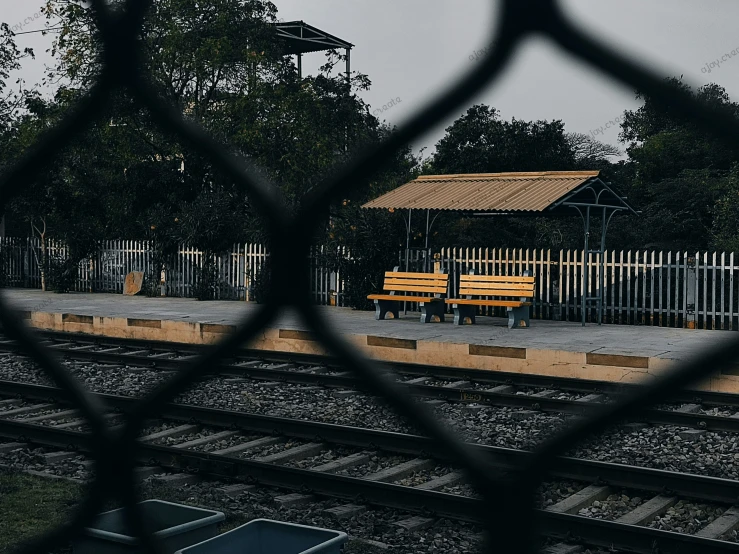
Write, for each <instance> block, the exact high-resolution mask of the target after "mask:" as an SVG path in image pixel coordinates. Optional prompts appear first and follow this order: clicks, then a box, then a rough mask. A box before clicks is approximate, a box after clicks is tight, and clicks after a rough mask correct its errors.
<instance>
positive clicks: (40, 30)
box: [13, 27, 63, 35]
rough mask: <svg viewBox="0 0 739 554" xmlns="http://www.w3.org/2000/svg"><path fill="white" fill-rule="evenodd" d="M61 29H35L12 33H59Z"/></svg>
mask: <svg viewBox="0 0 739 554" xmlns="http://www.w3.org/2000/svg"><path fill="white" fill-rule="evenodd" d="M61 29H63V27H49V28H48V29H35V30H33V31H21V32H19V33H13V34H14V35H30V34H31V33H46V32H47V31H60V30H61Z"/></svg>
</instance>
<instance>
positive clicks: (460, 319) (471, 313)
mask: <svg viewBox="0 0 739 554" xmlns="http://www.w3.org/2000/svg"><path fill="white" fill-rule="evenodd" d="M476 313H477V308H476V307H475V306H470V305H469V304H462V305H461V306H457V305H455V306H454V325H464V324H465V320H466V319H467V318H470V325H474V324H475V314H476Z"/></svg>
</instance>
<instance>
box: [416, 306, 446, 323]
mask: <svg viewBox="0 0 739 554" xmlns="http://www.w3.org/2000/svg"><path fill="white" fill-rule="evenodd" d="M418 305H419V306H420V307H421V323H431V318H432V317H433V316H435V315H436V316H439V321H440V322H441V323H444V302H420V303H419V304H418Z"/></svg>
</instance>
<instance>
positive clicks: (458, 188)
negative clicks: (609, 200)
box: [362, 171, 600, 212]
mask: <svg viewBox="0 0 739 554" xmlns="http://www.w3.org/2000/svg"><path fill="white" fill-rule="evenodd" d="M599 175H600V172H599V171H544V172H540V173H483V174H470V175H424V176H422V177H419V178H418V179H416V180H415V181H411V182H410V183H407V184H405V185H403V186H401V187H399V188H397V189H395V190H393V191H391V192H388V193H387V194H384V195H382V196H380V197H379V198H376V199H375V200H372V201H371V202H368V203H367V204H365V205H364V206H362V207H363V208H378V209H390V208H394V209H414V210H415V209H419V210H452V211H474V212H519V211H520V212H542V211H544V210H546V208H547V207H549V206H550V205H551V204H553V203H554V202H556V201H557V200H559V199H560V198H562V197H563V196H565V195H566V194H568V193H570V192H571V191H573V190H575V189H576V188H577V187H579V186H580V185H582V184H584V183H586V182H587V181H589V180H590V179H593V178H596V177H598V176H599Z"/></svg>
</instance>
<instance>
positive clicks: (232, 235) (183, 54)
mask: <svg viewBox="0 0 739 554" xmlns="http://www.w3.org/2000/svg"><path fill="white" fill-rule="evenodd" d="M120 3H121V2H120V1H118V0H114V1H113V2H110V4H111V5H112V6H113V7H117V5H118V4H120ZM46 9H47V13H48V14H49V17H54V18H57V19H59V20H60V21H61V23H60V25H61V26H62V32H61V33H60V34H59V36H58V39H57V40H56V42H55V44H54V52H55V53H56V55H57V56H58V60H59V63H58V65H57V67H56V68H54V70H53V72H52V73H53V74H52V77H54V78H56V79H61V80H62V81H63V82H65V83H67V85H66V86H64V87H60V88H59V91H58V92H57V94H56V96H55V98H54V99H53V100H51V101H39V102H37V103H36V105H35V106H34V109H33V110H31V112H30V113H29V116H28V117H27V118H25V119H24V121H23V122H22V123H21V124H19V126H18V129H17V131H18V133H19V135H21V136H22V137H23V140H19V141H18V147H19V148H22V144H24V143H26V144H27V143H30V142H31V141H32V139H33V137H34V135H35V134H36V133H37V132H38V131H39V130H40V129H42V128H44V127H46V126H48V125H50V124H53V122H54V121H55V120H56V119H57V118H58V115H59V114H61V113H63V112H64V111H65V110H66V109H67V108H68V107H69V105H70V103H72V102H73V101H74V100H75V99H76V98H78V97H79V96H80V95H81V94H83V93H84V92H85V91H86V90H87V89H89V87H90V86H91V84H92V83H93V82H94V79H95V76H96V75H97V73H98V72H99V70H100V67H99V59H100V57H99V54H100V48H101V44H102V43H101V40H100V36H99V35H98V32H97V30H96V28H95V26H94V23H93V18H92V14H91V11H90V8H89V5H88V4H87V3H86V2H83V1H82V0H49V1H48V3H47V8H46ZM275 14H276V9H275V7H274V5H273V4H272V3H270V2H266V1H263V0H217V1H216V2H212V3H206V4H203V3H202V2H199V1H196V0H163V1H162V2H156V3H154V4H153V6H152V10H151V13H150V14H149V15H148V16H147V18H146V23H145V26H144V32H143V34H142V44H143V46H144V49H145V50H146V55H145V59H146V70H147V71H148V73H149V74H150V75H151V77H152V80H153V82H154V84H155V86H156V88H157V90H158V91H159V94H160V96H161V97H162V98H163V99H164V100H166V101H167V102H169V103H170V104H172V105H174V106H175V107H176V108H177V109H178V110H179V111H180V113H181V114H182V115H183V117H185V118H187V119H189V120H191V121H194V122H197V123H199V124H200V125H202V126H203V127H205V128H206V129H207V130H208V131H209V132H210V133H211V134H212V135H214V136H215V137H216V138H218V139H220V140H221V141H222V142H223V143H225V144H228V145H229V146H228V147H229V148H230V150H231V152H232V153H233V154H235V155H237V156H243V157H245V158H249V159H251V160H252V161H254V162H255V163H256V165H257V166H261V167H262V168H264V170H265V171H266V173H267V175H268V176H269V177H270V178H271V179H272V180H273V181H274V182H275V183H277V185H278V186H279V187H280V188H281V189H282V192H283V196H284V198H285V199H286V201H287V203H288V206H289V209H296V208H297V206H298V205H299V204H300V202H301V199H302V198H303V196H304V195H305V194H306V193H307V192H308V191H310V190H311V189H312V188H313V187H314V186H315V185H316V184H317V183H319V182H321V181H322V180H323V179H324V178H326V177H327V176H328V175H330V174H331V172H332V171H334V170H335V168H336V167H337V166H338V165H340V164H342V163H344V162H346V161H347V160H349V159H350V158H352V157H353V156H354V154H355V153H356V152H357V151H359V150H361V149H363V148H367V147H368V146H369V145H372V144H377V143H378V142H379V141H380V140H382V138H383V137H385V136H387V133H388V132H389V130H388V129H387V128H385V127H383V126H382V125H381V124H380V122H379V121H378V120H377V119H376V118H375V117H374V116H372V115H371V114H370V109H369V107H368V106H367V105H366V104H365V103H364V102H363V101H362V100H361V98H359V97H358V95H357V94H356V93H357V92H358V91H360V90H365V89H367V88H369V86H370V85H371V83H370V81H369V79H368V78H367V76H365V75H362V74H359V73H353V74H352V75H351V79H350V82H349V83H347V80H346V77H345V75H343V74H338V73H337V67H338V65H339V64H340V62H341V61H343V58H342V56H341V55H340V54H338V53H337V52H328V53H327V54H326V56H327V60H326V63H325V65H324V66H323V67H322V68H321V71H320V73H319V74H318V75H316V76H312V77H308V78H304V79H301V78H299V77H298V75H297V71H296V68H295V66H294V64H293V62H292V60H291V58H290V57H289V56H287V55H285V54H284V52H285V49H284V45H283V44H282V43H281V41H280V40H279V39H278V37H277V36H276V33H275V29H274V26H273V23H274V22H275V20H276V18H275ZM53 165H54V167H53V169H52V167H49V168H44V174H43V177H41V178H39V179H38V182H37V183H34V184H33V185H32V186H30V187H29V189H28V191H29V192H28V193H27V194H24V195H23V198H21V199H19V201H18V202H17V203H16V204H15V207H16V211H15V213H16V216H17V217H16V219H18V218H23V219H24V220H25V221H26V222H27V220H28V219H29V218H34V219H37V218H38V217H44V218H45V219H44V221H46V222H47V223H48V227H47V229H48V231H47V232H48V233H49V235H50V236H53V237H55V238H60V237H64V238H65V240H66V239H74V238H75V237H78V236H83V235H84V237H85V238H87V237H90V236H94V237H96V238H97V239H98V240H100V239H103V238H123V237H125V238H129V239H130V238H134V239H148V240H151V241H153V243H154V244H155V245H157V249H158V252H157V256H156V259H157V260H158V262H157V263H159V261H161V263H164V262H165V260H166V257H167V254H166V253H167V252H168V251H172V249H173V248H174V246H175V245H176V244H177V242H179V241H190V243H191V245H192V246H194V247H196V248H200V249H201V250H203V251H205V252H206V254H207V255H206V258H209V257H210V255H211V254H213V255H215V254H218V253H220V252H219V250H220V249H224V248H227V247H230V246H231V245H232V244H233V243H235V242H240V241H244V240H248V239H252V240H255V239H256V240H260V241H263V240H264V239H265V238H266V237H264V232H263V229H264V227H263V226H262V225H261V222H260V219H259V214H258V213H256V212H255V211H254V210H253V208H252V206H251V204H250V201H249V198H248V196H247V195H245V194H244V193H243V192H242V191H240V190H238V189H237V187H236V186H235V185H234V183H233V182H231V180H230V179H229V178H228V177H226V176H224V175H223V174H221V173H220V171H218V170H217V169H216V168H214V167H213V165H212V163H211V161H210V160H209V159H208V158H207V157H204V156H202V155H201V154H200V153H199V152H197V151H196V150H194V149H192V148H191V147H190V146H189V145H187V144H183V143H182V142H181V141H180V140H179V138H178V137H176V136H169V135H167V134H166V133H163V132H161V131H160V130H159V129H158V128H157V127H156V125H155V124H154V123H153V121H152V118H151V115H150V114H149V113H148V112H147V111H146V110H144V109H142V108H141V107H140V106H138V105H137V103H136V102H134V101H133V100H132V99H131V98H130V96H129V95H128V93H127V92H126V91H121V92H119V93H118V94H116V95H115V97H114V98H113V101H112V102H111V103H110V106H109V108H108V111H107V112H106V114H105V116H104V117H103V118H101V120H100V121H99V122H97V123H96V124H95V125H94V127H93V128H92V129H91V130H90V131H89V132H87V133H86V134H85V135H84V136H82V137H79V138H77V139H75V140H73V141H70V144H69V145H68V146H67V148H66V149H65V151H64V152H63V153H62V154H61V155H60V156H59V157H58V158H56V159H55V160H54V164H53ZM390 165H391V166H393V167H395V169H397V170H398V171H401V172H403V171H405V170H406V168H407V166H408V165H411V166H412V165H413V162H412V159H411V157H410V156H409V154H408V153H403V154H402V155H399V156H398V157H397V158H395V159H394V160H393V162H392V163H391V164H390ZM393 167H391V168H390V171H393ZM374 182H378V181H377V180H375V181H374ZM366 186H367V187H369V186H370V185H369V180H368V183H367V184H366ZM365 192H366V191H365ZM69 198H75V199H76V202H77V204H76V206H79V209H81V210H84V211H86V212H90V214H91V215H90V216H89V217H87V218H84V217H83V218H79V217H77V215H78V214H75V211H74V209H72V206H71V205H70V203H69V202H68V199H69ZM345 209H346V206H343V205H338V206H334V208H333V217H334V218H338V217H340V214H341V213H342V210H345ZM329 215H330V212H329V210H328V209H327V210H326V212H325V213H322V214H319V216H320V217H324V218H325V219H326V223H327V224H328V220H329ZM78 220H80V221H81V222H82V223H81V224H80V225H83V226H84V227H85V229H84V233H83V229H75V228H76V223H71V224H70V223H69V222H70V221H75V222H76V221H78ZM327 234H328V232H327ZM327 240H328V239H327ZM79 251H80V252H81V249H79Z"/></svg>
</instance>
